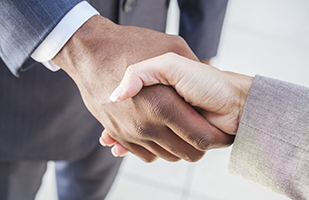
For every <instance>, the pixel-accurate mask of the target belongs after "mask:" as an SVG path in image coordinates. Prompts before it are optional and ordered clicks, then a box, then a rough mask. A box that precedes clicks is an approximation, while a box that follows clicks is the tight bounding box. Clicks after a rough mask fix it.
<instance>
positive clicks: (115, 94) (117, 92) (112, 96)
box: [109, 85, 124, 102]
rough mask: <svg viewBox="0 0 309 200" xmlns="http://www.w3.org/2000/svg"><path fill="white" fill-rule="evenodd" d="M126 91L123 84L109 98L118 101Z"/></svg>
mask: <svg viewBox="0 0 309 200" xmlns="http://www.w3.org/2000/svg"><path fill="white" fill-rule="evenodd" d="M123 92H124V88H123V86H122V85H119V86H118V87H117V88H116V89H115V90H114V92H113V93H112V94H111V96H110V97H109V99H110V100H111V101H112V102H116V101H117V99H118V98H119V97H120V96H121V95H122V94H123Z"/></svg>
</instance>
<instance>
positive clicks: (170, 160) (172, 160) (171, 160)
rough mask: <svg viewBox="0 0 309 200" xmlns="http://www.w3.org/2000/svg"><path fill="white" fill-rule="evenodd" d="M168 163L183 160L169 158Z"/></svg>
mask: <svg viewBox="0 0 309 200" xmlns="http://www.w3.org/2000/svg"><path fill="white" fill-rule="evenodd" d="M166 160H167V161H169V162H178V161H179V160H181V159H180V158H178V157H172V158H168V159H166Z"/></svg>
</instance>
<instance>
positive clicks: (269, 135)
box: [229, 76, 309, 200]
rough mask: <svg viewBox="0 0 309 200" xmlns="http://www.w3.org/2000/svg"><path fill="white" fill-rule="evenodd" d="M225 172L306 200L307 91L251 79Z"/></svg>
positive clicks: (308, 184) (308, 178)
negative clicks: (227, 170) (227, 168)
mask: <svg viewBox="0 0 309 200" xmlns="http://www.w3.org/2000/svg"><path fill="white" fill-rule="evenodd" d="M229 168H230V172H231V173H233V174H236V175H238V176H241V177H243V178H246V179H249V180H252V181H254V182H257V183H259V184H261V185H263V186H265V187H267V188H270V189H272V190H273V191H275V192H278V193H281V194H283V195H286V196H287V197H289V198H291V199H298V200H302V199H309V88H306V87H302V86H299V85H295V84H291V83H287V82H283V81H279V80H274V79H270V78H265V77H261V76H256V77H255V79H254V81H253V84H252V87H251V89H250V92H249V95H248V99H247V102H246V105H245V109H244V113H243V116H242V119H241V121H240V125H239V128H238V131H237V134H236V139H235V143H234V146H233V149H232V153H231V158H230V166H229Z"/></svg>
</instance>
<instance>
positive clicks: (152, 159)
mask: <svg viewBox="0 0 309 200" xmlns="http://www.w3.org/2000/svg"><path fill="white" fill-rule="evenodd" d="M142 160H143V161H144V162H146V163H152V162H154V161H155V160H157V156H155V155H148V156H147V157H143V158H142Z"/></svg>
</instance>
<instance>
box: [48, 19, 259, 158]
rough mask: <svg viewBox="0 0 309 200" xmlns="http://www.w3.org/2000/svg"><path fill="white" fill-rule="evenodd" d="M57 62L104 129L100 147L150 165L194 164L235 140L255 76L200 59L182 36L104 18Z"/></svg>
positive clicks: (85, 30)
mask: <svg viewBox="0 0 309 200" xmlns="http://www.w3.org/2000/svg"><path fill="white" fill-rule="evenodd" d="M170 52H172V53H170ZM53 61H54V63H55V64H57V65H58V66H60V67H61V68H62V69H63V70H65V71H66V72H67V73H68V74H69V75H70V76H71V77H72V79H73V80H74V81H75V83H76V84H77V86H78V88H79V90H80V93H81V95H82V97H83V100H84V102H85V105H86V106H87V108H88V109H89V111H90V112H91V113H92V114H93V115H94V116H95V117H96V118H97V120H98V121H99V122H100V123H101V124H102V125H103V126H104V127H105V130H104V131H103V133H102V136H101V138H100V141H101V144H103V145H108V146H111V145H114V147H113V148H112V152H113V154H114V155H116V156H123V155H124V154H126V153H127V152H128V151H130V152H132V153H134V154H135V155H137V156H138V157H140V158H141V159H143V160H144V161H146V162H152V161H154V160H155V159H156V158H158V157H161V158H163V159H165V160H168V161H178V160H179V159H184V160H187V161H190V162H193V161H197V160H199V159H200V158H202V156H203V155H204V154H205V152H206V151H207V150H209V149H212V148H219V147H225V146H228V145H230V144H231V143H232V142H233V140H234V137H235V134H236V131H237V128H238V124H239V121H240V118H241V116H242V112H243V108H244V104H245V102H246V98H247V94H248V91H249V89H250V86H251V84H252V80H253V78H252V77H248V76H243V75H239V74H234V73H230V72H223V71H220V70H218V69H216V68H214V67H211V66H209V65H206V64H203V63H200V62H199V61H198V59H197V57H196V56H195V55H194V53H193V52H192V51H191V49H190V48H189V47H188V45H187V44H186V42H185V41H184V40H183V39H182V38H180V37H178V36H171V35H166V34H163V33H159V32H156V31H152V30H148V29H143V28H138V27H126V26H119V25H116V24H114V23H112V22H110V21H109V20H107V19H106V18H103V17H101V16H94V17H92V18H91V19H90V20H88V21H87V22H86V23H85V24H84V25H83V26H82V27H81V28H80V29H79V30H78V31H77V32H76V33H75V34H74V35H73V37H72V38H71V39H70V40H69V41H68V43H67V44H66V45H65V46H64V48H63V49H62V50H61V51H60V52H59V53H58V54H57V56H56V57H55V58H54V59H53ZM135 63H137V64H135ZM128 66H129V67H128ZM123 75H124V77H123ZM121 80H122V81H121ZM120 82H121V83H120ZM119 83H120V85H119ZM118 85H119V86H118ZM117 86H118V87H117ZM143 86H145V87H143ZM115 88H116V90H115ZM113 90H115V91H114V92H113ZM110 94H112V95H111V96H110ZM109 97H110V100H109Z"/></svg>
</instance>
